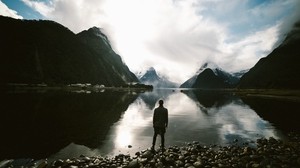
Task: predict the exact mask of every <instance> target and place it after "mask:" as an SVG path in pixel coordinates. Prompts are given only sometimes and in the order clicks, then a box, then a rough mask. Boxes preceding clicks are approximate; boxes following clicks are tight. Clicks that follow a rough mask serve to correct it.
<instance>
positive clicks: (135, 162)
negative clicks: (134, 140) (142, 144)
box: [127, 159, 140, 168]
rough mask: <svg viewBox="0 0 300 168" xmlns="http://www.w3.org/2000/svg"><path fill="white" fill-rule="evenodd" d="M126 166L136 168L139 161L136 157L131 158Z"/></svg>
mask: <svg viewBox="0 0 300 168" xmlns="http://www.w3.org/2000/svg"><path fill="white" fill-rule="evenodd" d="M127 167H128V168H138V167H140V166H139V162H138V160H137V159H134V160H132V161H131V162H129V164H128V166H127Z"/></svg>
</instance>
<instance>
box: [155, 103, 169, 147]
mask: <svg viewBox="0 0 300 168" xmlns="http://www.w3.org/2000/svg"><path fill="white" fill-rule="evenodd" d="M158 103H159V107H157V108H156V109H155V110H154V114H153V128H154V136H153V141H152V150H153V151H154V150H155V142H156V137H157V134H159V135H160V137H161V147H162V151H164V148H165V132H166V127H168V109H166V108H165V107H164V106H163V104H164V101H163V100H159V102H158Z"/></svg>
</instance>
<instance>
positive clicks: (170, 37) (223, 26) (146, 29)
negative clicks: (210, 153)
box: [0, 0, 300, 83]
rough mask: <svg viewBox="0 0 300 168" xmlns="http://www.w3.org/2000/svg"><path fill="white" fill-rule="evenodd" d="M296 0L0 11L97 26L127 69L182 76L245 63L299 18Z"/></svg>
mask: <svg viewBox="0 0 300 168" xmlns="http://www.w3.org/2000/svg"><path fill="white" fill-rule="evenodd" d="M299 8H300V1H299V0H285V1H273V0H266V1H262V0H230V1H227V0H88V1H86V0H76V1H74V0H14V1H12V0H0V14H1V15H5V16H10V17H14V18H24V19H39V18H40V19H50V20H54V21H56V22H59V23H61V24H63V25H64V26H66V27H68V28H69V29H71V30H72V31H74V32H75V33H78V32H80V31H83V30H85V29H88V28H90V27H92V26H97V27H101V28H103V30H104V31H105V32H104V33H106V34H107V35H108V37H109V39H110V40H111V43H112V46H113V48H114V50H115V51H116V52H117V53H118V54H120V55H121V57H122V58H123V61H124V62H125V63H126V64H127V65H128V67H129V68H130V69H131V70H132V71H133V72H138V71H141V70H143V69H146V68H149V67H150V66H152V67H154V68H155V69H156V70H158V71H159V72H160V73H161V74H163V75H165V76H167V77H169V78H170V80H172V81H174V82H178V83H183V82H184V81H185V80H187V79H188V78H189V77H191V76H193V75H194V74H195V73H196V71H197V70H198V69H199V68H200V67H201V65H202V64H204V63H205V62H208V61H210V62H214V63H216V64H217V65H219V66H220V67H221V68H223V69H225V70H227V71H229V72H234V71H239V70H244V69H249V68H251V67H252V66H253V65H254V64H255V63H256V62H257V61H258V60H259V59H260V58H262V57H265V56H266V55H267V54H268V53H270V52H271V51H272V50H273V49H274V48H275V47H276V46H277V45H278V44H279V43H280V42H281V41H282V39H283V38H284V36H285V35H286V33H287V32H288V31H289V30H290V29H291V27H292V25H293V24H294V23H295V22H296V21H298V20H300V9H299Z"/></svg>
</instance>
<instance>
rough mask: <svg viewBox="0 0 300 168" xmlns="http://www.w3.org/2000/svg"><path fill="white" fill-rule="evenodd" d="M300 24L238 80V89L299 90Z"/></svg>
mask: <svg viewBox="0 0 300 168" xmlns="http://www.w3.org/2000/svg"><path fill="white" fill-rule="evenodd" d="M299 47H300V22H298V23H297V24H295V26H294V29H293V30H292V31H291V32H290V33H289V34H288V35H287V37H286V39H285V40H284V41H283V43H282V44H281V45H280V46H279V47H277V48H276V49H275V50H274V51H273V52H271V53H270V54H269V55H268V56H267V57H265V58H262V59H260V60H259V61H258V62H257V64H256V65H255V66H254V67H253V68H251V69H250V70H249V72H247V73H246V74H245V75H244V76H243V77H242V78H241V80H240V82H239V85H238V87H239V88H276V89H300V73H299V72H300V66H299V65H300V52H299Z"/></svg>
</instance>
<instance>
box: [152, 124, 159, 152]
mask: <svg viewBox="0 0 300 168" xmlns="http://www.w3.org/2000/svg"><path fill="white" fill-rule="evenodd" d="M157 134H158V132H157V130H156V129H155V128H154V135H153V140H152V150H154V147H155V143H156V137H157Z"/></svg>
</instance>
